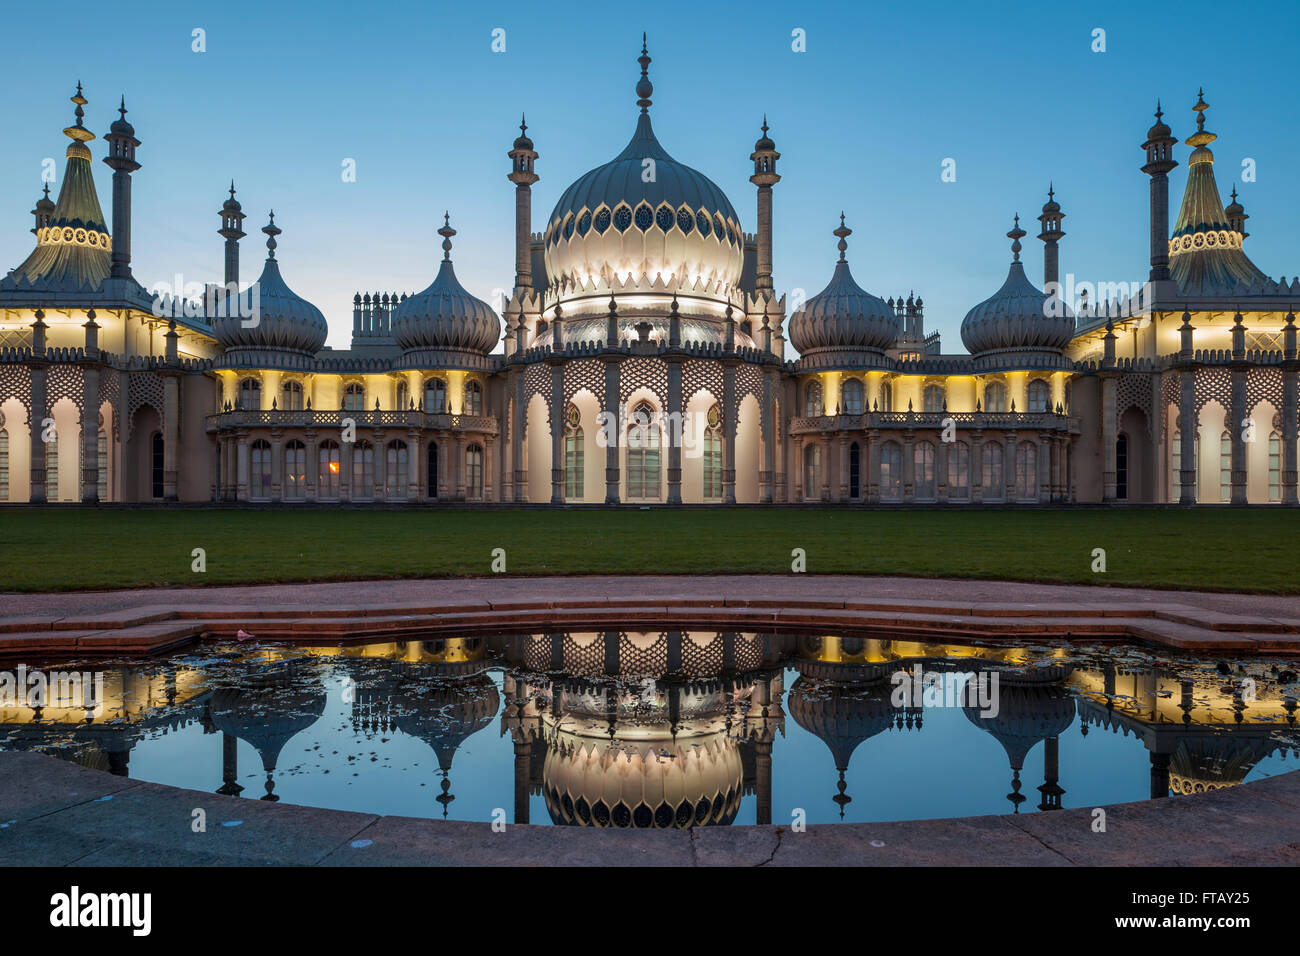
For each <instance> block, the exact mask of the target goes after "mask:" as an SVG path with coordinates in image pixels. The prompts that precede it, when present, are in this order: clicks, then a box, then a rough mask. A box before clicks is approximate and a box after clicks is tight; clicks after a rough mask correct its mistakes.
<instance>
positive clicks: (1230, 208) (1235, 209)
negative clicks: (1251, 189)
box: [1223, 186, 1246, 219]
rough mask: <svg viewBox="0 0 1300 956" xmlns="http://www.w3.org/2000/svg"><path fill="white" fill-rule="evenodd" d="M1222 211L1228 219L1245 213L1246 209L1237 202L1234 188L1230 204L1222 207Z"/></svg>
mask: <svg viewBox="0 0 1300 956" xmlns="http://www.w3.org/2000/svg"><path fill="white" fill-rule="evenodd" d="M1223 211H1224V212H1226V213H1227V214H1228V218H1229V219H1231V218H1233V217H1236V216H1240V215H1241V214H1242V213H1244V212H1245V211H1246V207H1244V206H1243V205H1242V204H1241V203H1239V202H1237V187H1236V186H1233V187H1232V202H1230V203H1228V205H1227V206H1225V207H1224V209H1223Z"/></svg>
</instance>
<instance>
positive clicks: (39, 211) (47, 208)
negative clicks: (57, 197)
mask: <svg viewBox="0 0 1300 956" xmlns="http://www.w3.org/2000/svg"><path fill="white" fill-rule="evenodd" d="M55 208H56V207H55V205H54V200H52V199H51V198H50V184H49V183H46V184H45V193H44V195H42V196H41V198H40V199H38V200H36V208H35V209H33V210H32V215H33V216H46V217H49V216H53V215H54V210H55Z"/></svg>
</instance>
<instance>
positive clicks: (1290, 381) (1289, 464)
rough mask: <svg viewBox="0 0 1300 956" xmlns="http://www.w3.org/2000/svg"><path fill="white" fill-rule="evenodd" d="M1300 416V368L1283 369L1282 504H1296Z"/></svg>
mask: <svg viewBox="0 0 1300 956" xmlns="http://www.w3.org/2000/svg"><path fill="white" fill-rule="evenodd" d="M1298 417H1300V370H1297V368H1296V367H1295V366H1292V367H1288V368H1286V369H1283V371H1282V504H1284V505H1294V504H1297V503H1300V502H1297V498H1296V432H1297V418H1298Z"/></svg>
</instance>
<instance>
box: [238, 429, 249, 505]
mask: <svg viewBox="0 0 1300 956" xmlns="http://www.w3.org/2000/svg"><path fill="white" fill-rule="evenodd" d="M238 442H239V445H238V450H237V459H236V461H237V465H236V467H237V468H238V480H237V482H236V485H235V487H236V491H235V498H236V500H238V501H247V500H248V432H246V431H241V432H240V433H239V438H238Z"/></svg>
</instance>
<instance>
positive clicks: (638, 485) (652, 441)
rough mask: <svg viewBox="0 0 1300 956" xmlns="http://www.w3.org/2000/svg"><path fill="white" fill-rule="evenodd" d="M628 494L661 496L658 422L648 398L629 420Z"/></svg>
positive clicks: (652, 497)
mask: <svg viewBox="0 0 1300 956" xmlns="http://www.w3.org/2000/svg"><path fill="white" fill-rule="evenodd" d="M627 496H628V497H629V498H639V499H642V500H645V499H658V497H659V423H658V420H657V416H656V414H655V410H654V408H653V407H652V406H651V405H650V403H649V402H641V403H640V404H639V405H637V407H636V410H635V411H633V412H632V420H631V422H630V423H629V424H628V434H627Z"/></svg>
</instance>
